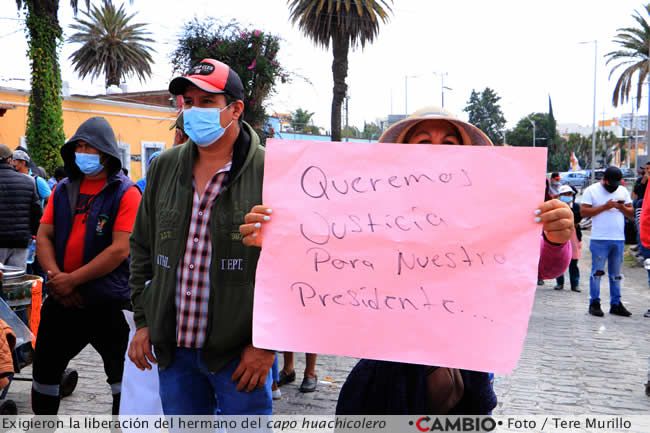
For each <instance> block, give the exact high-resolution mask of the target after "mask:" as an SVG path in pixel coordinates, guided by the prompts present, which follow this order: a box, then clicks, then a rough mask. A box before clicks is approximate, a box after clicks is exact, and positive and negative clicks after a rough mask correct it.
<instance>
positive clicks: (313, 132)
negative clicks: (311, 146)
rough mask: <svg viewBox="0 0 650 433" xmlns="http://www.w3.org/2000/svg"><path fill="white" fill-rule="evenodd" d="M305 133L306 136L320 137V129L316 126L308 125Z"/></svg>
mask: <svg viewBox="0 0 650 433" xmlns="http://www.w3.org/2000/svg"><path fill="white" fill-rule="evenodd" d="M304 132H305V134H311V135H320V128H319V127H318V126H316V125H307V127H306V128H305V129H304Z"/></svg>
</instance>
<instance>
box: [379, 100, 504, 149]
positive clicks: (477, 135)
mask: <svg viewBox="0 0 650 433" xmlns="http://www.w3.org/2000/svg"><path fill="white" fill-rule="evenodd" d="M425 120H446V121H447V122H449V123H451V124H452V125H454V126H455V127H456V128H458V131H459V132H460V135H461V138H462V140H463V144H465V145H470V144H471V145H474V146H493V143H492V141H491V140H490V138H489V137H488V136H487V135H485V133H484V132H483V131H481V130H480V129H478V128H477V127H476V126H474V125H472V124H470V123H467V122H464V121H462V120H460V119H457V118H456V117H454V116H453V115H451V114H450V113H449V112H447V111H445V110H442V109H440V108H438V107H425V108H421V109H419V110H417V111H416V112H415V113H413V114H411V115H410V116H409V117H407V118H406V119H402V120H400V121H399V122H397V123H394V124H393V125H391V126H390V127H389V128H388V129H387V130H386V131H384V133H383V134H381V137H379V142H380V143H404V142H405V137H406V136H407V135H408V133H409V132H410V131H411V129H412V128H413V127H414V126H415V125H417V124H418V123H420V122H422V121H425Z"/></svg>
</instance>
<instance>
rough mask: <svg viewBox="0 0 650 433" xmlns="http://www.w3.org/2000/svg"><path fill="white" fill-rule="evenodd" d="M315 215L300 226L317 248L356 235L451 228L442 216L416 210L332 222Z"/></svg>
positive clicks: (332, 220)
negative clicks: (331, 241)
mask: <svg viewBox="0 0 650 433" xmlns="http://www.w3.org/2000/svg"><path fill="white" fill-rule="evenodd" d="M312 215H313V217H312V219H311V220H310V221H309V223H303V224H300V234H301V235H302V237H303V238H305V240H307V241H309V242H311V243H313V244H316V245H326V244H327V243H329V241H330V240H335V239H338V240H342V239H344V238H345V237H347V236H350V235H352V234H355V233H357V234H358V233H376V232H380V231H396V232H402V233H405V232H410V231H413V232H424V231H429V230H433V229H437V228H444V227H446V226H447V222H446V221H445V220H444V219H443V218H442V217H441V216H440V215H438V214H436V213H433V212H427V211H422V210H419V209H418V208H416V207H412V208H411V210H410V211H407V212H404V213H403V214H401V215H400V214H390V215H389V214H385V215H378V214H373V213H371V212H368V213H365V214H349V215H343V216H340V217H338V218H337V217H331V218H329V219H328V218H327V217H325V216H324V215H321V214H320V213H318V212H312Z"/></svg>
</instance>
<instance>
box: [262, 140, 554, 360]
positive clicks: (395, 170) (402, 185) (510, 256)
mask: <svg viewBox="0 0 650 433" xmlns="http://www.w3.org/2000/svg"><path fill="white" fill-rule="evenodd" d="M265 164H266V165H265V173H264V204H265V205H267V206H269V207H271V208H272V209H273V215H272V221H271V223H270V224H268V225H266V226H265V228H264V247H263V249H262V256H261V259H260V263H259V265H258V270H257V282H256V289H255V308H254V323H253V342H254V345H255V346H257V347H264V348H269V349H276V350H288V351H295V352H313V353H321V354H336V355H345V356H352V357H363V358H371V359H383V360H391V361H402V362H410V363H416V364H426V365H440V366H449V367H460V368H466V369H472V370H482V371H494V372H509V371H511V370H512V369H513V368H514V367H515V365H516V363H517V360H518V359H519V355H520V352H521V348H522V345H523V340H524V337H525V335H526V329H527V326H528V319H529V316H530V312H531V308H532V302H533V297H534V290H535V281H536V279H537V264H538V260H539V247H540V231H541V228H540V226H539V225H537V224H535V223H534V222H533V219H534V215H533V211H534V210H535V209H536V207H537V206H538V205H539V204H540V202H541V199H542V198H543V192H544V182H543V179H544V177H543V176H544V167H545V164H546V151H545V149H525V148H503V147H492V148H489V147H478V146H476V147H474V146H432V145H413V144H383V143H375V144H361V143H323V142H301V141H284V140H269V142H268V144H267V153H266V163H265ZM538 179H541V180H539V181H536V180H538Z"/></svg>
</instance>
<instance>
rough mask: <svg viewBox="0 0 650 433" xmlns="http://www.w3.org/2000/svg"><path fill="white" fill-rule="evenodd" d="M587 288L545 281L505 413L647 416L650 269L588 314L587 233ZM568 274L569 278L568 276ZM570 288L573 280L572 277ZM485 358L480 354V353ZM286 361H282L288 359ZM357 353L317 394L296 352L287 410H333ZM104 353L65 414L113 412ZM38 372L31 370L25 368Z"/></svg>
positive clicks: (502, 380)
mask: <svg viewBox="0 0 650 433" xmlns="http://www.w3.org/2000/svg"><path fill="white" fill-rule="evenodd" d="M585 241H586V242H585V248H584V250H583V253H584V254H583V256H584V257H583V259H582V260H581V261H580V270H581V273H582V281H581V288H582V293H574V292H571V291H569V290H566V289H565V290H564V291H561V292H560V291H555V290H553V286H554V285H555V282H554V281H547V282H546V284H545V286H543V287H538V289H537V294H536V299H535V305H534V310H533V315H532V318H531V320H530V324H529V330H528V337H527V339H526V342H525V347H524V351H523V354H522V357H521V360H520V362H519V366H518V368H517V369H516V370H515V371H514V373H513V374H511V375H509V376H503V377H497V378H496V381H495V387H496V391H497V395H498V397H499V405H498V407H497V409H496V411H495V413H497V414H535V413H539V414H541V413H544V414H583V413H590V414H607V415H609V414H647V413H650V398H648V397H646V396H645V394H644V386H643V385H644V383H645V382H646V381H647V373H648V359H649V357H650V344H649V343H650V341H649V339H650V338H649V332H648V331H649V330H650V319H647V318H644V317H643V313H644V312H645V311H646V310H647V309H648V308H649V307H650V290H649V289H648V283H647V275H646V272H645V270H644V269H643V268H641V267H639V266H633V267H632V266H631V265H630V262H629V261H627V264H626V267H625V270H624V273H625V280H624V283H623V291H622V293H623V302H624V303H625V305H626V306H627V307H628V309H629V310H630V311H631V312H632V313H633V315H632V317H630V318H623V317H617V316H611V315H609V314H607V312H608V309H606V308H605V307H606V306H607V302H606V300H607V299H608V296H609V292H608V283H607V281H606V280H604V281H603V284H602V295H601V298H602V299H603V300H604V302H603V309H604V310H605V313H606V314H605V317H604V318H597V317H593V316H590V315H588V314H587V307H588V300H589V294H588V287H589V281H588V276H589V270H590V266H591V264H590V257H589V251H588V250H589V249H588V232H587V233H586V236H585ZM567 280H568V278H567ZM567 286H568V281H567ZM477 356H480V355H479V354H477ZM281 364H282V363H280V365H281ZM354 364H355V360H354V359H350V358H342V357H334V356H321V357H319V358H318V375H319V380H320V383H319V388H318V391H317V392H315V393H312V394H301V393H300V392H299V391H298V387H299V386H300V381H301V379H302V373H301V372H302V370H303V369H304V355H302V354H297V356H296V371H297V379H296V382H294V383H292V384H288V385H286V386H283V387H282V388H281V390H282V393H283V395H282V399H281V400H279V401H277V402H275V413H279V414H329V413H333V412H334V408H335V406H336V399H337V396H338V393H339V390H340V387H341V385H342V383H343V381H344V380H345V377H346V375H347V373H348V372H349V371H350V369H351V368H352V366H353V365H354ZM101 365H102V364H101V360H100V358H99V356H98V355H97V354H96V352H95V351H94V350H93V349H92V348H90V347H88V348H86V349H85V350H84V351H83V352H82V353H81V354H80V355H79V356H78V357H77V358H76V359H75V360H74V361H73V362H72V363H71V365H70V366H71V367H72V368H75V369H77V370H78V371H79V374H80V381H79V385H78V386H77V389H76V391H75V392H74V394H72V395H71V396H70V397H68V398H66V399H64V400H63V402H62V404H61V413H66V414H109V413H110V404H111V400H110V395H109V390H108V385H106V383H105V376H104V373H103V369H102V367H101ZM25 373H26V374H27V375H29V374H30V370H29V368H28V369H26V370H25ZM30 386H31V384H30V383H29V382H14V383H13V384H12V385H11V391H10V398H12V399H14V400H15V401H16V403H17V405H18V408H19V412H20V413H23V414H24V413H30V405H29V389H30Z"/></svg>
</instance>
